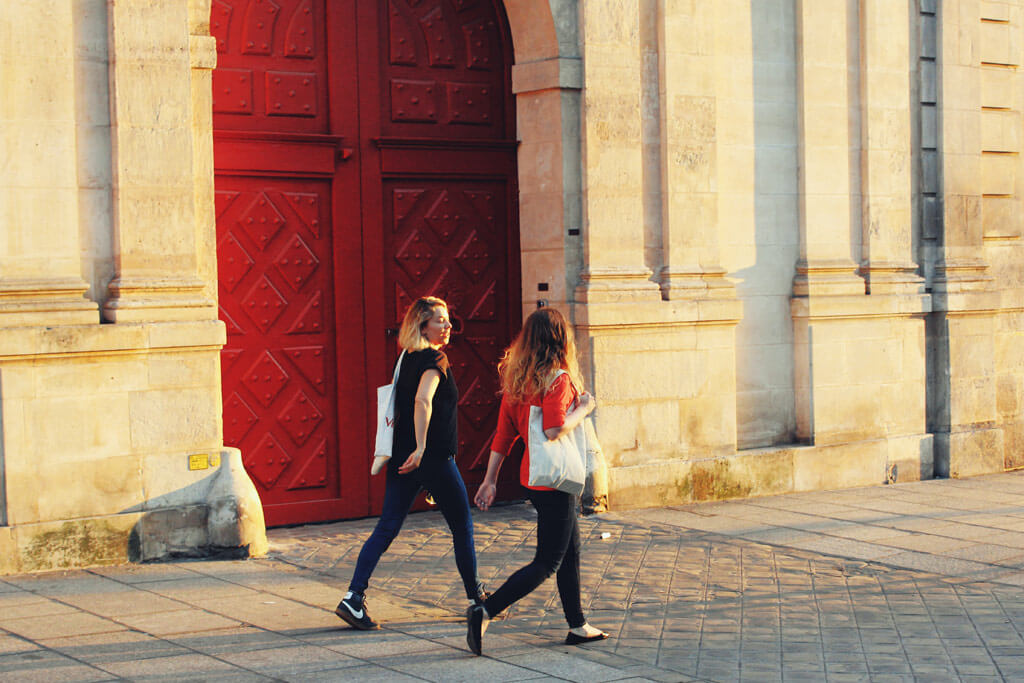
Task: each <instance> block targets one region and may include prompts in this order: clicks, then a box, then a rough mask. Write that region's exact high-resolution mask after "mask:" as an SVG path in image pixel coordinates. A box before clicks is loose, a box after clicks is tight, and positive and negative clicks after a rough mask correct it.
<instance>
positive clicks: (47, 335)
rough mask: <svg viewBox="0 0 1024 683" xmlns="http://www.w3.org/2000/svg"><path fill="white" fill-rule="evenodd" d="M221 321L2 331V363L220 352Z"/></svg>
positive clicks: (222, 341) (223, 334) (223, 330)
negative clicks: (202, 350) (207, 350)
mask: <svg viewBox="0 0 1024 683" xmlns="http://www.w3.org/2000/svg"><path fill="white" fill-rule="evenodd" d="M226 341H227V332H226V328H225V327H224V323H222V322H221V321H219V320H204V321H193V322H162V323H118V324H104V325H101V324H91V325H57V326H53V327H42V326H33V327H8V328H0V362H2V361H10V360H32V359H39V358H57V357H65V356H79V355H104V354H111V353H143V352H147V351H165V350H170V349H199V348H220V347H222V346H223V345H224V344H225V342H226Z"/></svg>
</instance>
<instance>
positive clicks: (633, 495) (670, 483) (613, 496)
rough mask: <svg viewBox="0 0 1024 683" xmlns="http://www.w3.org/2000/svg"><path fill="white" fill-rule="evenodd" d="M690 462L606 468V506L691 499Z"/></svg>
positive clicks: (619, 507)
mask: <svg viewBox="0 0 1024 683" xmlns="http://www.w3.org/2000/svg"><path fill="white" fill-rule="evenodd" d="M691 467H692V465H691V463H688V462H680V461H669V462H656V463H647V464H643V465H634V466H632V467H612V468H611V469H609V470H608V505H609V507H610V508H611V509H612V510H631V509H637V508H644V507H656V506H663V505H678V504H680V503H688V502H690V501H691V500H692V499H693V487H692V482H691V480H690V477H689V474H690V471H691Z"/></svg>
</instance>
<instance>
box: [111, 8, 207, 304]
mask: <svg viewBox="0 0 1024 683" xmlns="http://www.w3.org/2000/svg"><path fill="white" fill-rule="evenodd" d="M107 8H108V10H107V11H108V25H109V50H110V96H111V138H112V146H113V154H112V156H113V162H112V165H113V174H112V177H113V193H114V201H113V208H114V253H115V275H114V279H113V281H112V282H111V283H110V298H109V299H108V300H107V302H106V304H105V306H104V314H105V316H106V317H107V318H108V319H109V320H111V321H113V322H122V321H128V322H137V321H150V322H157V321H165V320H207V319H214V318H216V315H217V311H216V306H215V304H214V303H213V301H212V300H211V299H210V298H209V297H207V296H206V295H205V292H204V287H205V285H206V283H204V282H203V280H202V279H201V278H200V277H199V274H198V259H197V230H196V210H195V201H196V195H195V191H196V184H195V181H194V174H195V171H196V169H195V167H194V164H193V155H194V153H195V150H194V148H193V131H192V111H191V107H192V71H191V70H192V65H191V63H190V60H191V56H190V53H191V50H190V44H189V42H188V41H189V27H190V23H189V3H186V2H156V3H137V2H128V1H125V0H108V5H107ZM157 83H159V84H160V85H159V87H154V84H157ZM202 166H203V167H204V168H205V167H206V164H203V165H202ZM207 170H208V169H207Z"/></svg>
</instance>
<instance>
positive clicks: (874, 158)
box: [860, 0, 924, 295]
mask: <svg viewBox="0 0 1024 683" xmlns="http://www.w3.org/2000/svg"><path fill="white" fill-rule="evenodd" d="M911 55H912V52H911V45H910V12H909V11H908V12H903V11H893V4H892V2H891V0H861V2H860V121H861V136H860V144H861V150H860V157H861V169H860V170H861V197H862V200H861V244H862V256H861V274H862V275H863V276H864V278H865V280H866V281H867V289H868V293H869V294H872V295H879V294H918V293H921V292H923V291H924V279H923V278H922V277H920V276H919V275H918V274H917V270H918V268H917V263H916V262H915V259H914V235H913V227H914V221H913V202H912V191H913V179H912V172H913V166H912V163H911V160H912V142H913V136H912V134H911V133H912V131H911V111H912V110H911V106H910V95H911V87H910V64H911V63H912V60H911Z"/></svg>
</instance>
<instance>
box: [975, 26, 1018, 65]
mask: <svg viewBox="0 0 1024 683" xmlns="http://www.w3.org/2000/svg"><path fill="white" fill-rule="evenodd" d="M1010 33H1011V27H1010V25H1009V24H1005V23H996V22H991V21H983V22H981V24H980V28H979V35H978V47H979V52H980V55H979V56H980V57H981V61H982V62H986V63H988V64H1016V63H1018V62H1019V61H1020V60H1019V59H1018V58H1017V57H1016V56H1015V55H1014V54H1013V53H1012V52H1011V46H1012V40H1011V35H1010Z"/></svg>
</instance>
